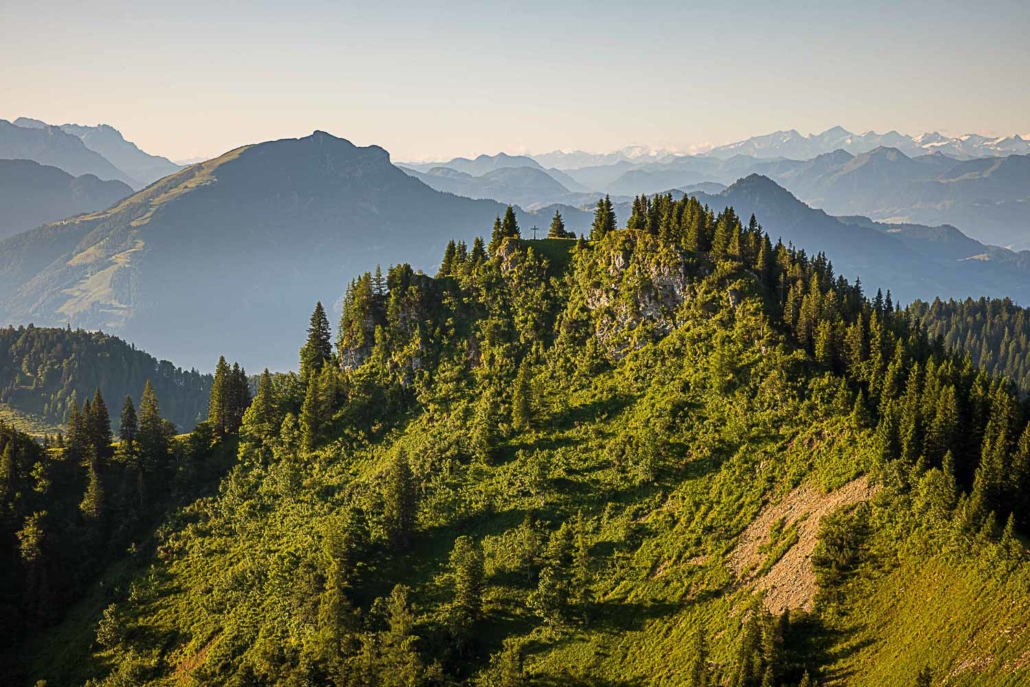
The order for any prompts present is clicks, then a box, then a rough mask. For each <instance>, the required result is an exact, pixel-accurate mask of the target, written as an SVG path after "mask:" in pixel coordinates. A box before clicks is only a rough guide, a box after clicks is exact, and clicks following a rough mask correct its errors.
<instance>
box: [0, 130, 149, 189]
mask: <svg viewBox="0 0 1030 687" xmlns="http://www.w3.org/2000/svg"><path fill="white" fill-rule="evenodd" d="M0 159H2V160H32V161H33V162H38V163H39V164H41V165H50V166H51V167H57V168H58V169H63V170H64V171H65V172H68V174H71V175H72V176H82V175H83V174H92V175H93V176H95V177H97V178H99V179H104V180H111V179H114V180H117V181H121V182H123V183H126V184H128V185H130V186H132V184H133V181H132V179H131V178H130V177H129V176H128V175H127V174H125V173H124V172H123V171H121V170H120V169H118V168H117V167H115V166H114V165H113V164H111V162H110V161H109V160H107V159H106V158H105V157H104V156H103V155H101V154H100V153H97V152H95V151H92V150H90V149H89V148H87V147H86V145H85V144H84V143H83V142H82V141H81V140H80V139H79V138H78V137H76V136H73V135H71V134H68V133H65V132H63V131H61V130H60V129H59V128H57V127H56V126H47V127H44V128H42V129H38V128H25V127H20V126H15V125H14V124H11V123H10V122H8V121H7V120H4V119H0Z"/></svg>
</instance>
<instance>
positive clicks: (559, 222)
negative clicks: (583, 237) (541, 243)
mask: <svg viewBox="0 0 1030 687" xmlns="http://www.w3.org/2000/svg"><path fill="white" fill-rule="evenodd" d="M547 238H549V239H573V238H576V235H575V234H573V233H572V232H571V231H566V230H565V220H564V219H562V216H561V211H560V210H555V211H554V217H553V218H552V219H551V228H550V229H549V230H548V232H547Z"/></svg>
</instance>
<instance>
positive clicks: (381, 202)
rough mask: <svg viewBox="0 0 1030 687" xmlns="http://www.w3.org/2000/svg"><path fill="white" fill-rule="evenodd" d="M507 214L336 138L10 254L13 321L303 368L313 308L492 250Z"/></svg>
mask: <svg viewBox="0 0 1030 687" xmlns="http://www.w3.org/2000/svg"><path fill="white" fill-rule="evenodd" d="M503 211H504V206H503V205H502V204H500V203H497V202H495V201H492V200H470V199H467V198H461V197H458V196H455V195H451V194H449V193H441V192H438V191H435V190H433V189H432V188H430V187H429V186H426V185H425V184H423V183H422V182H420V181H418V180H417V179H414V178H412V177H411V176H409V175H408V174H406V173H405V172H403V171H402V170H400V169H399V168H397V167H395V166H393V165H392V164H391V163H390V157H389V154H388V153H387V152H386V151H385V150H383V149H382V148H378V147H376V146H370V147H367V148H359V147H357V146H354V145H353V144H351V143H350V142H348V141H346V140H343V139H340V138H336V137H333V136H331V135H329V134H326V133H323V132H316V133H314V134H312V135H311V136H308V137H306V138H302V139H288V140H282V141H273V142H268V143H262V144H258V145H252V146H246V147H243V148H239V149H237V150H234V151H231V152H229V153H226V154H225V155H223V156H221V157H219V158H216V159H214V160H210V161H208V162H205V163H201V164H199V165H195V166H193V167H189V168H187V169H185V170H183V171H181V172H178V173H176V174H174V175H172V176H170V177H167V178H165V179H164V180H163V181H161V182H159V183H156V184H154V185H152V186H150V187H148V188H147V189H146V190H144V191H141V192H139V193H136V194H135V195H132V196H130V197H129V198H126V199H125V200H123V201H121V202H120V203H118V204H117V205H114V206H113V207H111V208H109V209H107V210H105V211H101V212H94V213H92V214H87V215H82V216H79V217H76V218H73V219H70V220H65V221H61V222H57V223H54V224H50V225H47V226H43V227H40V228H38V229H35V230H33V231H30V232H27V233H23V234H19V235H17V236H14V237H11V238H9V239H7V240H5V241H2V242H0V321H3V322H10V323H14V324H19V323H29V322H34V323H36V324H37V325H56V326H62V325H64V324H69V323H70V324H71V325H72V326H77V327H83V328H87V329H98V328H102V329H104V330H105V331H110V332H112V333H117V334H118V335H120V336H124V337H126V338H128V339H130V340H132V341H134V342H135V343H137V344H139V345H141V346H144V347H145V348H147V350H150V351H153V352H155V353H157V354H158V355H160V356H162V357H167V358H169V359H172V360H175V361H176V363H177V364H180V365H185V366H187V367H197V368H198V369H211V368H212V366H213V365H214V363H215V362H216V361H217V359H218V356H219V355H221V354H226V355H231V356H232V357H234V358H239V360H240V362H241V363H242V364H245V365H246V366H247V367H248V368H253V369H260V368H261V367H263V366H265V365H269V366H271V367H273V368H278V369H287V368H293V367H295V366H296V354H297V351H298V350H299V347H300V345H301V344H302V343H303V338H304V331H305V328H306V326H307V324H306V323H307V320H306V315H305V313H308V312H310V310H311V309H312V308H313V306H314V303H315V301H316V300H322V301H323V302H324V303H325V304H326V305H327V306H331V305H332V304H333V302H334V301H335V300H336V299H338V298H339V297H340V296H341V295H342V294H343V292H344V290H345V289H346V286H347V283H348V282H349V281H350V280H351V279H353V278H354V277H356V276H357V275H358V274H359V272H361V271H364V270H366V269H368V266H369V265H374V264H375V263H377V262H379V263H382V264H383V267H384V269H385V268H386V267H388V266H389V265H391V264H395V263H401V262H410V263H412V264H413V265H414V266H415V267H416V268H419V267H421V268H424V269H427V270H432V269H435V267H436V264H437V262H438V260H439V257H440V255H441V250H442V246H443V245H444V244H445V243H446V241H447V240H448V239H450V238H456V239H463V240H465V241H468V242H471V241H472V239H473V238H474V237H475V236H477V235H483V236H488V235H489V232H490V229H491V226H492V224H493V220H494V218H495V217H496V216H497V215H499V214H501V213H503ZM549 212H551V213H553V209H551V210H549ZM571 214H572V215H573V216H572V217H570V224H571V225H572V226H573V227H576V226H578V227H583V225H584V224H585V223H586V222H587V221H588V218H589V214H588V213H585V212H582V211H575V210H574V211H573V212H572V213H571ZM519 217H520V221H521V222H522V225H523V227H526V228H528V227H530V226H532V225H534V224H537V225H539V226H541V227H542V228H544V229H546V227H547V226H548V224H549V222H550V214H546V215H543V216H537V215H531V214H526V213H523V212H521V211H520V212H519ZM270 322H271V323H274V324H275V326H274V327H272V328H269V326H268V323H270Z"/></svg>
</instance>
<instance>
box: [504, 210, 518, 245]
mask: <svg viewBox="0 0 1030 687" xmlns="http://www.w3.org/2000/svg"><path fill="white" fill-rule="evenodd" d="M501 236H502V237H503V238H506V239H517V238H520V237H521V236H522V233H521V232H520V231H519V223H518V222H517V221H516V220H515V209H514V208H513V207H512V206H511V205H509V206H508V208H507V209H506V210H505V211H504V219H503V220H502V221H501Z"/></svg>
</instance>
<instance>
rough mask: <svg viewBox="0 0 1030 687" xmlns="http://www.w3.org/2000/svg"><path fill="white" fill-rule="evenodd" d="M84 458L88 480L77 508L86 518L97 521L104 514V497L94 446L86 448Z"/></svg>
mask: <svg viewBox="0 0 1030 687" xmlns="http://www.w3.org/2000/svg"><path fill="white" fill-rule="evenodd" d="M86 458H87V464H88V465H87V470H88V474H89V482H88V484H87V486H86V493H85V494H84V495H83V497H82V502H81V503H80V504H79V510H81V511H82V514H83V516H85V517H86V519H88V520H91V521H98V520H100V518H101V517H102V516H103V514H104V506H105V503H104V500H105V499H104V486H103V484H102V483H101V478H100V468H99V466H98V465H97V455H96V448H95V447H93V446H90V447H89V448H88V449H87V450H86Z"/></svg>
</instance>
